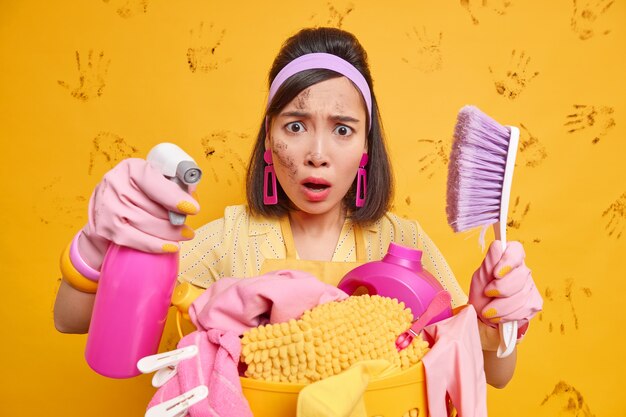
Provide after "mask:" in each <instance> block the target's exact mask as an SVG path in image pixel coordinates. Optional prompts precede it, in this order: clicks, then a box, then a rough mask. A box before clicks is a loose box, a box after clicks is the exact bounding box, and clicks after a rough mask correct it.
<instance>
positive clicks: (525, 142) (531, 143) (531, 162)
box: [517, 123, 548, 168]
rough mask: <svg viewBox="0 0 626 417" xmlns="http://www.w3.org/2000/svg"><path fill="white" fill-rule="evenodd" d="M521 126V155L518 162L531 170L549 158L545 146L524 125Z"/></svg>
mask: <svg viewBox="0 0 626 417" xmlns="http://www.w3.org/2000/svg"><path fill="white" fill-rule="evenodd" d="M519 125H520V140H519V155H518V158H517V160H518V162H519V163H521V164H523V165H524V166H527V167H529V168H535V167H538V166H539V165H541V163H542V162H543V161H544V160H545V159H546V158H547V157H548V153H547V152H546V148H545V146H543V145H542V144H541V142H539V139H538V138H537V137H536V136H535V135H533V134H532V133H530V131H529V130H528V128H527V127H526V126H524V125H523V124H522V123H520V124H519Z"/></svg>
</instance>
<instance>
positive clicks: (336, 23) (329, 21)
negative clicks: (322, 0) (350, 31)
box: [309, 2, 354, 29]
mask: <svg viewBox="0 0 626 417" xmlns="http://www.w3.org/2000/svg"><path fill="white" fill-rule="evenodd" d="M337 3H339V2H334V3H331V2H327V3H326V5H327V7H328V14H327V15H325V16H318V15H317V13H315V14H313V15H312V16H311V17H310V18H309V20H313V21H314V22H318V23H315V24H313V26H318V27H319V26H331V27H336V28H338V29H341V27H342V26H343V21H344V19H345V18H346V17H347V16H348V15H349V14H350V13H352V11H353V10H354V4H353V3H351V2H349V3H344V4H343V5H342V6H338V5H337Z"/></svg>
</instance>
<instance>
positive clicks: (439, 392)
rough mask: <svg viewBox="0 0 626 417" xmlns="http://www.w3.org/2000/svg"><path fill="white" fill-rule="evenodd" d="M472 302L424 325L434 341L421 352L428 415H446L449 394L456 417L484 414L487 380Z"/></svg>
mask: <svg viewBox="0 0 626 417" xmlns="http://www.w3.org/2000/svg"><path fill="white" fill-rule="evenodd" d="M477 320H478V319H477V317H476V310H475V309H474V307H473V306H472V305H469V306H467V307H465V308H464V309H463V310H461V311H460V312H459V313H458V314H457V315H455V316H452V317H450V318H448V319H446V320H443V321H440V322H438V323H435V324H432V325H430V326H428V327H426V328H425V329H424V331H425V333H426V337H427V338H430V341H432V342H434V344H433V347H432V348H431V350H430V351H429V352H428V353H427V354H426V355H425V356H424V358H423V359H422V362H423V363H424V371H425V374H426V392H427V397H428V411H429V416H430V417H447V416H448V412H447V406H446V405H447V401H446V398H447V397H446V396H449V398H450V400H451V401H452V404H453V405H454V407H455V408H456V410H457V412H458V416H459V417H486V416H487V381H486V379H485V370H484V363H483V352H482V347H481V344H480V336H479V333H478V323H477Z"/></svg>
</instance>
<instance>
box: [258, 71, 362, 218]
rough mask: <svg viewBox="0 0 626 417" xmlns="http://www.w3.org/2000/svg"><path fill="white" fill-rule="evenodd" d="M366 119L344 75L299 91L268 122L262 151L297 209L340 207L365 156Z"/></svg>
mask: <svg viewBox="0 0 626 417" xmlns="http://www.w3.org/2000/svg"><path fill="white" fill-rule="evenodd" d="M366 121H367V115H366V110H365V104H364V101H363V98H362V97H361V93H360V92H359V91H358V90H357V89H356V88H355V87H354V85H353V84H352V83H351V82H350V81H349V80H348V79H347V78H345V77H339V78H332V79H330V80H326V81H323V82H320V83H318V84H315V85H313V86H311V87H309V88H307V89H305V90H303V91H302V92H300V94H299V95H298V96H296V97H295V98H294V99H293V100H292V101H291V102H290V103H289V104H288V105H287V106H285V107H284V108H283V109H282V110H281V111H280V113H279V114H278V115H277V116H275V117H274V118H273V119H272V121H271V126H270V131H269V135H268V136H269V137H268V138H267V139H266V141H265V147H266V149H271V150H272V157H273V160H274V169H275V171H276V177H277V179H278V181H279V182H280V185H281V186H282V188H283V190H284V191H285V193H286V194H287V196H288V197H289V199H290V200H291V201H292V202H293V204H294V205H295V206H296V207H298V209H300V210H302V211H304V212H306V213H309V214H324V213H328V212H331V211H335V210H341V209H342V206H341V202H342V200H343V198H344V196H345V195H346V193H347V192H348V190H349V189H350V186H351V185H352V183H353V181H354V178H355V176H356V174H357V170H358V168H359V162H360V160H361V156H362V155H363V153H364V152H367V140H366V138H367V130H366V126H367V123H366Z"/></svg>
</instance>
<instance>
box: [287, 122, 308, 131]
mask: <svg viewBox="0 0 626 417" xmlns="http://www.w3.org/2000/svg"><path fill="white" fill-rule="evenodd" d="M285 127H286V129H287V130H288V131H289V132H291V133H299V132H304V125H303V124H302V123H300V122H291V123H287V125H286V126H285Z"/></svg>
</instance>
